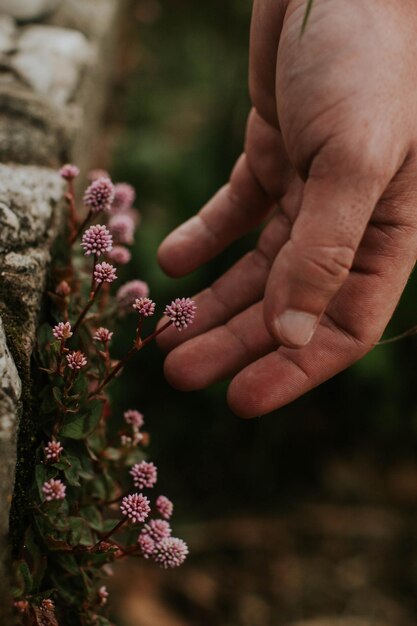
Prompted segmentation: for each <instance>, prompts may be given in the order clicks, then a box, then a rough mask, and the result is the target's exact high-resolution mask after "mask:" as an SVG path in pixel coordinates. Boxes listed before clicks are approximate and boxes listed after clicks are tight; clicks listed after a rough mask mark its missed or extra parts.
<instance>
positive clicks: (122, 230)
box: [109, 213, 135, 245]
mask: <svg viewBox="0 0 417 626" xmlns="http://www.w3.org/2000/svg"><path fill="white" fill-rule="evenodd" d="M109 229H110V232H111V234H112V235H113V239H114V241H116V242H117V243H122V244H127V245H130V244H132V243H133V241H134V235H135V222H134V221H133V220H132V218H131V217H130V215H128V214H127V213H118V214H116V215H114V216H113V217H112V218H111V219H110V220H109Z"/></svg>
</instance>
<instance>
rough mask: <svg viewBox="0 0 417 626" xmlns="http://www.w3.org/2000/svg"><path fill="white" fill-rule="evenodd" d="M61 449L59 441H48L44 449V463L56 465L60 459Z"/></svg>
mask: <svg viewBox="0 0 417 626" xmlns="http://www.w3.org/2000/svg"><path fill="white" fill-rule="evenodd" d="M63 449H64V448H63V447H62V445H61V443H60V442H59V441H54V440H52V441H50V442H49V443H48V444H47V445H46V446H45V448H44V454H45V461H47V462H50V463H56V462H57V461H59V459H60V458H61V453H62V451H63Z"/></svg>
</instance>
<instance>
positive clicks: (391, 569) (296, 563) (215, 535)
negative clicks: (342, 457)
mask: <svg viewBox="0 0 417 626" xmlns="http://www.w3.org/2000/svg"><path fill="white" fill-rule="evenodd" d="M323 475H324V476H326V480H324V481H323V484H324V486H323V494H325V497H324V496H322V497H320V498H319V497H317V498H315V499H313V500H310V501H308V502H307V501H305V500H304V501H299V502H298V503H293V505H292V506H291V507H287V508H286V511H285V512H282V513H280V514H276V515H273V516H272V515H271V516H267V517H266V516H262V517H255V516H247V515H246V516H245V515H242V516H239V517H235V518H233V519H217V520H214V521H211V522H206V523H196V524H192V525H190V526H184V527H182V528H181V532H180V533H178V534H180V535H181V536H182V537H185V538H187V541H188V542H189V544H190V548H191V556H190V558H189V560H188V562H187V564H186V565H185V566H183V568H182V569H181V570H178V571H173V572H164V571H161V570H159V569H157V568H155V566H153V565H152V564H151V563H144V562H133V563H132V562H131V563H128V564H125V565H124V566H123V568H122V571H121V572H120V576H117V578H116V580H115V583H114V589H113V594H112V595H113V597H114V598H118V599H119V600H120V601H121V602H120V605H121V607H122V610H121V612H122V617H123V619H124V624H125V625H126V626H416V624H417V594H416V589H417V540H416V537H417V534H416V512H417V466H416V464H415V463H412V462H410V463H408V462H403V463H401V464H400V465H397V466H396V467H392V468H391V469H390V470H389V471H385V472H378V471H376V470H375V468H373V467H372V466H370V465H369V464H368V463H366V462H364V461H363V460H362V461H359V462H358V461H355V463H354V464H350V463H341V462H337V463H332V464H330V465H329V466H327V468H326V471H325V472H324V474H323ZM176 530H178V529H176Z"/></svg>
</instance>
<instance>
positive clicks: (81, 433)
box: [59, 401, 103, 439]
mask: <svg viewBox="0 0 417 626" xmlns="http://www.w3.org/2000/svg"><path fill="white" fill-rule="evenodd" d="M102 407H103V405H102V403H101V402H97V401H95V402H91V405H90V409H89V412H88V413H87V414H86V415H76V416H74V415H70V416H69V417H67V418H66V420H65V422H64V425H63V427H62V428H61V430H60V433H59V434H60V436H61V437H67V438H68V439H86V438H87V437H88V435H90V434H91V433H92V432H93V431H94V430H95V428H96V427H97V425H98V423H99V421H100V418H101V415H102Z"/></svg>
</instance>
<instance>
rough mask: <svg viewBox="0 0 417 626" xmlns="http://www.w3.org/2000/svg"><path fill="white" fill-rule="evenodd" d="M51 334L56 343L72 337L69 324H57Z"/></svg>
mask: <svg viewBox="0 0 417 626" xmlns="http://www.w3.org/2000/svg"><path fill="white" fill-rule="evenodd" d="M52 334H53V336H54V337H55V339H58V341H66V340H67V339H69V338H70V337H72V328H71V324H70V323H69V322H59V324H57V325H56V326H54V327H53V329H52Z"/></svg>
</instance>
